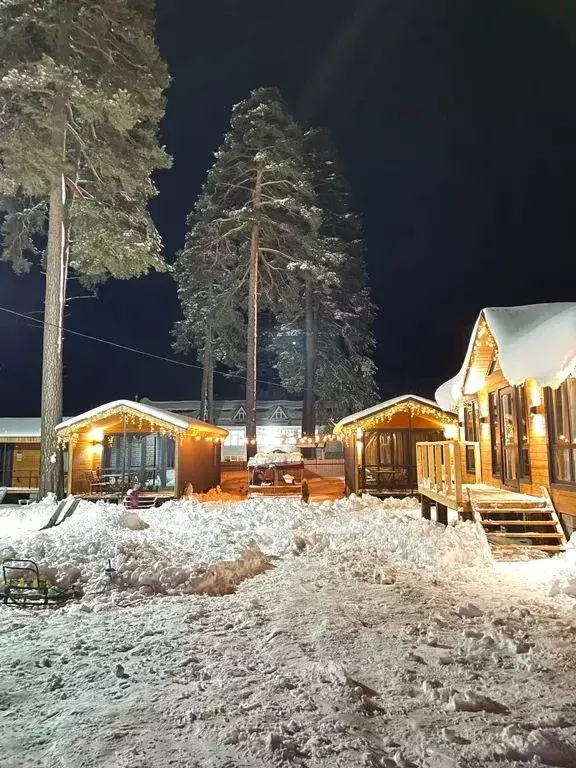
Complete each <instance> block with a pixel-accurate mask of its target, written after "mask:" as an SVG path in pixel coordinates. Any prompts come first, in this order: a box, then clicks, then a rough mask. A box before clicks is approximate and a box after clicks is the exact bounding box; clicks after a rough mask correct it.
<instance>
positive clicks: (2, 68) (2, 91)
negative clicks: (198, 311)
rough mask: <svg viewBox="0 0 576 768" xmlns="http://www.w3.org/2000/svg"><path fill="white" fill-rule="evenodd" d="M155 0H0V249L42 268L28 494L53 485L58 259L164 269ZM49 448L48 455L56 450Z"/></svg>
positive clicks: (112, 270) (66, 265) (61, 287)
mask: <svg viewBox="0 0 576 768" xmlns="http://www.w3.org/2000/svg"><path fill="white" fill-rule="evenodd" d="M153 11H154V3H153V0H98V2H95V1H94V0H42V2H38V0H3V2H2V3H1V4H0V60H1V65H0V194H1V195H2V196H3V200H4V208H5V211H6V215H5V219H4V225H3V236H4V242H3V252H2V258H3V259H4V260H5V261H9V262H11V263H12V264H13V266H14V268H15V269H16V271H18V272H26V271H29V269H30V268H31V260H32V259H33V257H35V256H41V257H42V260H43V265H44V269H45V273H46V289H45V305H44V339H43V365H42V426H41V428H42V445H41V469H40V494H41V495H44V494H45V493H47V492H49V491H56V492H62V490H63V486H62V462H61V456H60V455H59V453H58V451H57V445H56V435H55V426H56V424H57V423H58V422H59V421H60V420H61V418H62V361H63V356H62V346H63V338H62V326H63V312H64V305H65V299H66V280H67V276H68V271H69V269H71V270H73V271H74V273H75V274H76V275H77V276H78V277H80V278H81V279H82V280H83V281H84V282H85V283H96V282H101V281H102V280H103V279H105V277H106V276H107V275H114V276H116V277H120V278H128V277H133V276H137V275H141V274H144V273H146V272H147V271H148V270H149V269H151V268H155V269H163V267H164V265H163V261H162V258H161V253H160V250H161V246H160V239H159V236H158V233H157V231H156V229H155V227H154V224H153V222H152V220H151V218H150V215H149V213H148V210H147V203H148V201H149V199H150V198H151V197H152V196H153V195H154V194H155V188H154V185H153V183H152V181H151V173H152V172H153V171H154V170H155V169H158V168H166V167H168V165H169V162H168V160H169V159H168V156H167V155H166V153H165V151H164V150H163V149H162V148H161V147H160V146H159V144H158V140H157V127H158V121H159V120H160V118H161V117H162V115H163V111H164V98H163V90H164V89H165V88H166V86H167V84H168V75H167V72H166V68H165V66H164V64H163V62H162V61H161V59H160V57H159V53H158V50H157V47H156V44H155V42H154V36H153V24H154V18H153ZM57 457H58V459H59V460H58V459H57Z"/></svg>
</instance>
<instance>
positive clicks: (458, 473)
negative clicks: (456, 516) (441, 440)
mask: <svg viewBox="0 0 576 768" xmlns="http://www.w3.org/2000/svg"><path fill="white" fill-rule="evenodd" d="M464 453H465V452H464V451H463V450H462V447H461V445H460V443H454V491H455V493H456V506H457V507H458V508H460V506H461V505H462V455H463V454H464Z"/></svg>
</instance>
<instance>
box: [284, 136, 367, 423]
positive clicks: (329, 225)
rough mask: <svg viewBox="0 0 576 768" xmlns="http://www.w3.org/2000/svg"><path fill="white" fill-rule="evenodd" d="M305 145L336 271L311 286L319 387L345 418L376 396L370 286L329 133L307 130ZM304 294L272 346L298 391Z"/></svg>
mask: <svg viewBox="0 0 576 768" xmlns="http://www.w3.org/2000/svg"><path fill="white" fill-rule="evenodd" d="M305 147H306V152H307V157H308V161H309V164H310V167H311V168H312V171H313V179H314V192H315V199H316V204H317V205H318V207H319V209H320V211H321V222H322V223H321V227H320V231H319V244H320V247H321V249H322V251H323V254H324V256H323V259H321V260H320V263H324V264H325V265H326V264H327V265H329V267H330V272H329V279H326V274H324V275H322V277H321V279H316V280H315V282H314V286H313V295H314V308H313V312H314V327H315V331H316V334H315V335H316V365H315V368H316V375H315V386H314V389H315V394H316V397H317V399H319V400H321V401H323V402H325V403H329V404H330V405H331V406H333V407H334V409H335V412H336V413H341V414H342V415H344V414H345V413H350V412H351V411H353V410H358V409H361V408H363V407H365V406H366V405H368V404H371V403H374V401H375V400H376V399H377V397H378V392H377V387H376V384H375V379H374V376H375V366H374V363H373V361H372V355H373V351H374V346H375V344H374V336H373V333H372V331H371V325H372V323H373V320H374V316H375V307H374V304H373V303H372V301H371V298H370V292H369V290H368V287H367V274H366V268H365V263H364V244H363V240H362V228H361V223H360V219H359V217H358V216H357V215H356V214H355V213H354V211H353V210H352V205H351V193H350V189H349V186H348V183H347V181H346V179H345V177H344V175H343V173H342V171H341V169H340V166H339V162H338V157H337V153H336V150H335V148H334V145H333V142H332V139H331V137H330V134H329V132H328V131H326V130H322V129H316V130H312V131H309V132H308V133H307V134H306V136H305ZM303 295H304V291H303V289H302V290H301V297H302V298H301V300H300V301H299V303H298V304H294V303H285V305H284V307H283V308H282V310H281V311H280V312H279V315H278V319H279V326H278V330H277V333H276V335H275V336H274V338H273V341H272V344H273V347H274V349H275V351H276V354H277V360H278V362H277V367H278V372H279V375H280V379H281V381H282V383H283V384H284V386H285V387H286V389H288V390H289V391H292V392H300V391H302V389H303V386H304V363H305V357H306V340H305V328H304V326H305V304H304V300H303Z"/></svg>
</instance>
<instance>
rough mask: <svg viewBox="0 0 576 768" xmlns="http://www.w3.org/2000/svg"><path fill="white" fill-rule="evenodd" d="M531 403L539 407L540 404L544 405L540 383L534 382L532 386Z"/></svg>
mask: <svg viewBox="0 0 576 768" xmlns="http://www.w3.org/2000/svg"><path fill="white" fill-rule="evenodd" d="M530 405H532V406H534V407H535V408H537V407H538V406H539V405H542V393H541V391H540V387H539V386H538V384H536V383H534V384H532V386H531V387H530Z"/></svg>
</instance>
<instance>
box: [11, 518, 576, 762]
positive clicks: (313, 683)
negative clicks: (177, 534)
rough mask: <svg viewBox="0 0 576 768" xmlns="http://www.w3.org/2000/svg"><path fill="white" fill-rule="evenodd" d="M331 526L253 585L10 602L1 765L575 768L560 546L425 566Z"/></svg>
mask: <svg viewBox="0 0 576 768" xmlns="http://www.w3.org/2000/svg"><path fill="white" fill-rule="evenodd" d="M242 509H243V510H244V512H245V514H248V512H247V511H246V510H247V509H248V510H249V508H246V507H244V508H242ZM283 509H284V511H286V510H285V507H283ZM313 513H314V510H313V509H312V510H311V511H309V512H308V511H307V512H306V515H308V516H311V515H312V516H313ZM150 519H152V518H150ZM187 519H188V518H187ZM210 519H211V518H210ZM243 519H244V520H245V518H243ZM345 522H346V519H345V518H344V519H343V520H342V523H343V524H344V523H345ZM389 522H390V526H391V527H393V526H394V525H395V523H394V521H393V520H392V519H390V521H389ZM412 522H414V521H412ZM225 524H226V526H227V527H228V528H229V526H230V525H231V518H227V519H226V521H225ZM357 524H359V522H358V519H357V517H352V516H351V517H350V519H349V520H348V524H347V526H345V528H346V530H349V529H351V528H352V529H353V528H354V525H357ZM406 524H407V525H408V526H409V530H410V532H411V533H412V534H414V531H415V530H420V528H419V526H420V521H417V522H416V523H415V525H416V526H417V528H413V527H412V523H411V522H409V521H406ZM277 525H278V526H280V527H281V525H280V522H278V523H277ZM282 525H284V523H283V522H282ZM302 525H305V526H306V532H309V533H314V532H316V533H317V534H318V529H317V525H318V524H317V523H316V522H315V521H313V520H311V519H308V518H307V521H305V522H304V523H302ZM322 525H324V526H328V527H329V528H330V529H331V531H332V538H331V539H330V541H331V542H332V543H331V545H330V546H329V547H326V546H322V547H320V548H318V549H316V550H315V549H314V548H312V549H311V550H305V551H304V552H303V553H302V554H300V555H295V554H291V553H290V551H286V552H285V553H284V554H283V555H282V557H281V558H280V559H279V560H278V561H277V563H276V567H275V568H274V569H273V570H272V571H270V572H268V573H266V574H263V575H261V576H258V577H256V578H254V579H253V580H251V581H248V582H245V583H244V584H243V585H242V586H241V587H240V589H239V591H238V592H237V593H236V594H235V595H231V596H227V597H220V598H208V597H201V596H197V595H189V596H184V597H183V596H158V597H154V598H148V599H144V598H142V597H141V596H140V597H139V598H138V599H136V600H134V601H131V600H130V599H128V597H129V594H128V593H116V596H117V600H116V602H115V601H109V600H103V599H101V598H98V597H97V596H94V595H93V596H92V597H91V598H90V599H89V600H85V601H84V603H83V607H82V608H79V607H78V606H76V607H75V608H74V609H72V610H70V611H68V610H66V611H55V612H34V613H32V612H24V611H20V610H17V609H7V608H0V669H1V670H2V686H1V688H0V726H2V730H1V734H2V735H1V738H0V764H1V765H2V768H32V767H33V766H34V768H37V767H38V768H40V767H41V768H84V767H85V768H168V766H178V768H184V767H185V768H204V767H206V768H211V767H214V768H237V767H238V768H241V767H243V766H246V767H250V768H251V767H252V766H254V767H256V766H262V767H264V768H266V766H271V767H272V766H283V765H285V766H289V765H292V766H293V765H302V766H308V768H329V767H330V768H331V767H333V766H342V767H344V766H346V767H349V768H360V766H363V767H364V766H374V767H376V768H378V767H379V766H381V767H387V768H401V767H402V766H405V767H409V766H425V767H426V768H456V766H461V768H476V767H478V768H480V766H487V767H488V768H491V767H493V768H496V767H498V768H508V767H509V766H514V765H516V766H521V765H526V762H521V761H520V759H522V760H523V761H528V760H530V759H531V758H532V756H533V755H534V754H539V755H540V756H541V757H542V758H543V759H544V761H545V764H548V765H554V766H564V767H565V768H566V767H571V766H576V752H574V751H573V749H572V746H571V745H576V697H575V696H574V673H573V671H572V670H573V657H574V653H573V646H574V642H575V637H576V623H575V622H574V621H573V618H572V613H571V600H570V599H569V598H568V597H566V596H565V595H556V596H554V597H550V596H549V594H548V593H549V584H550V581H551V578H552V576H553V573H554V567H555V566H551V565H549V564H548V563H549V562H551V561H548V563H544V564H537V565H534V564H514V565H513V566H507V565H504V564H496V565H494V566H490V567H485V566H484V567H460V566H457V565H453V566H450V567H448V566H446V565H443V566H442V567H427V568H423V567H421V566H419V565H417V564H415V563H409V562H408V561H407V555H406V548H405V547H400V548H399V551H400V555H401V556H399V554H398V552H396V554H394V555H392V554H390V555H386V554H385V553H383V550H382V541H384V540H386V541H388V540H389V539H386V538H385V533H384V532H382V539H378V538H375V540H374V541H373V542H372V546H371V548H370V549H368V548H366V541H365V530H364V529H363V528H359V529H358V535H357V539H356V547H355V546H354V539H353V538H350V537H348V538H345V539H338V537H337V536H336V534H335V531H337V530H338V520H337V519H336V518H332V519H329V520H328V521H327V522H325V523H323V524H322ZM398 525H399V526H400V525H402V523H400V522H399V523H398ZM427 526H428V527H426V526H425V527H423V528H422V529H421V530H422V533H421V540H420V541H419V542H416V541H414V547H415V549H417V548H418V547H420V548H421V550H422V551H425V546H424V543H425V540H426V536H427V535H428V532H429V531H430V532H431V533H430V535H432V533H434V535H436V532H437V529H436V527H435V526H433V524H427ZM272 527H273V515H272V512H271V513H270V516H269V518H268V520H267V527H266V529H265V530H264V531H263V534H262V535H263V536H264V538H266V540H272V539H273V538H274V537H273V536H272ZM372 529H373V530H375V531H377V530H379V529H378V524H377V521H376V519H374V520H373V525H372ZM18 535H21V534H18ZM62 535H65V534H62ZM137 535H142V536H145V535H146V532H142V533H141V534H140V533H138V534H137ZM284 536H285V532H284V528H282V531H281V536H280V538H281V539H283V537H284ZM323 541H324V540H323ZM324 544H325V541H324ZM376 544H378V547H376V548H375V546H374V545H376ZM181 546H182V547H184V544H183V543H181ZM202 546H204V547H205V546H206V544H203V545H202ZM229 547H230V544H229V542H227V543H226V547H225V549H226V552H228V549H229ZM376 549H377V550H378V551H376ZM419 557H420V556H419ZM418 559H419V558H416V560H418ZM538 574H539V578H540V579H541V581H542V583H538V581H537V580H536V576H537V575H538ZM387 582H389V583H387ZM123 595H125V598H124V597H123ZM119 603H120V604H119ZM468 603H473V604H475V605H476V606H477V607H478V608H479V610H478V611H474V610H473V609H472V608H470V606H469V605H468V606H467V604H468ZM463 606H464V607H463ZM458 612H460V613H461V614H464V615H463V616H461V615H459V614H458ZM474 613H479V614H480V615H477V616H470V615H469V614H474ZM354 681H356V682H354ZM356 683H360V684H361V685H360V686H358V685H356ZM363 686H367V688H364V687H363ZM369 689H374V691H376V692H377V693H378V695H377V696H372V695H371V692H370V690H369ZM471 710H478V711H471ZM514 760H516V762H514ZM533 764H534V763H533Z"/></svg>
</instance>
